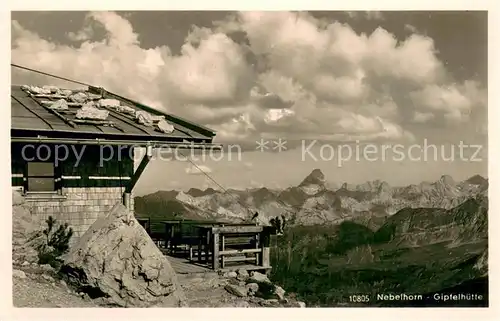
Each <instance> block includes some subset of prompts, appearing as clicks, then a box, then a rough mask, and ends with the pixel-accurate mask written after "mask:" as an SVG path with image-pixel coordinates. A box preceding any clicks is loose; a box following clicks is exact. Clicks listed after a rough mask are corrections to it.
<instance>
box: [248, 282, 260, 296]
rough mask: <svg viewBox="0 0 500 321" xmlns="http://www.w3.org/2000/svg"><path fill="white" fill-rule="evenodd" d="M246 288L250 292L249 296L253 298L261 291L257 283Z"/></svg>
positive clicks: (249, 284)
mask: <svg viewBox="0 0 500 321" xmlns="http://www.w3.org/2000/svg"><path fill="white" fill-rule="evenodd" d="M246 288H247V290H248V295H250V296H253V295H255V293H257V291H259V285H258V284H257V283H248V284H247V285H246Z"/></svg>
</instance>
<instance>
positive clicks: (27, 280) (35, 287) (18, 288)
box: [12, 261, 99, 308]
mask: <svg viewBox="0 0 500 321" xmlns="http://www.w3.org/2000/svg"><path fill="white" fill-rule="evenodd" d="M12 297H13V303H14V306H15V307H16V308H24V307H30V308H35V307H36V308H42V307H43V308H83V307H98V306H99V305H98V303H97V302H93V301H92V300H91V299H90V298H89V297H88V296H87V295H85V294H83V293H80V294H79V293H76V292H75V291H74V290H72V289H71V288H70V287H68V285H66V283H65V282H64V281H62V280H61V279H60V278H59V277H58V275H57V274H56V272H55V270H54V269H53V268H52V267H51V266H49V265H38V264H36V263H32V264H30V263H28V262H27V261H26V262H23V263H22V264H19V262H15V261H14V262H13V272H12Z"/></svg>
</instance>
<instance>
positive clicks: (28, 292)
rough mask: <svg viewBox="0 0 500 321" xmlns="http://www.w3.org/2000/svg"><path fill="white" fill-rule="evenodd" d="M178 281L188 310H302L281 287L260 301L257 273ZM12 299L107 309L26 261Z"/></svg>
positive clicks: (263, 280) (16, 268) (16, 266)
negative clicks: (296, 308) (289, 308)
mask: <svg viewBox="0 0 500 321" xmlns="http://www.w3.org/2000/svg"><path fill="white" fill-rule="evenodd" d="M178 279H179V283H180V285H181V287H182V289H183V291H184V293H185V294H186V297H187V299H188V306H189V307H243V308H250V307H305V304H304V303H303V302H300V301H296V300H295V299H293V298H289V297H287V295H286V294H285V291H284V290H283V289H281V288H280V287H275V289H273V290H271V292H270V293H267V297H268V298H262V297H259V295H262V294H261V293H260V292H259V284H270V283H269V280H268V279H267V277H266V276H265V275H263V274H260V273H254V274H252V275H251V276H250V275H248V274H247V273H245V272H244V271H240V272H239V273H236V272H230V273H226V274H224V275H220V274H217V273H215V272H211V273H200V274H189V275H186V274H184V275H179V276H178ZM261 287H262V285H261ZM270 288H271V289H272V286H270ZM12 295H13V303H14V306H15V307H18V308H21V307H37V308H42V307H43V308H77V307H109V305H108V303H107V301H106V300H104V299H91V298H90V297H89V296H88V295H87V294H84V293H82V292H80V293H77V292H75V290H74V289H73V288H72V287H71V286H69V285H67V284H66V282H64V281H63V280H62V279H61V278H60V276H59V275H58V274H57V273H56V271H55V270H54V269H53V268H52V267H50V266H49V265H38V264H35V263H31V264H30V263H28V262H27V261H26V262H23V263H20V262H14V263H13V289H12Z"/></svg>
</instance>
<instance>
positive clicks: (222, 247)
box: [220, 234, 226, 269]
mask: <svg viewBox="0 0 500 321" xmlns="http://www.w3.org/2000/svg"><path fill="white" fill-rule="evenodd" d="M220 243H221V251H224V250H225V249H226V237H225V236H224V234H221V235H220ZM224 265H225V264H224V255H222V256H221V257H220V267H221V268H222V269H223V268H224Z"/></svg>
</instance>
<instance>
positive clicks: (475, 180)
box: [465, 175, 488, 185]
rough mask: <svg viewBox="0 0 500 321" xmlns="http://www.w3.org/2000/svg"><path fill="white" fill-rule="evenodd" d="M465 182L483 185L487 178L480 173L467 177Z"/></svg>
mask: <svg viewBox="0 0 500 321" xmlns="http://www.w3.org/2000/svg"><path fill="white" fill-rule="evenodd" d="M465 182H467V183H469V184H473V185H484V184H487V183H488V180H487V179H486V178H484V177H482V176H481V175H474V176H471V177H469V178H468V179H467V180H466V181H465Z"/></svg>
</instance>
